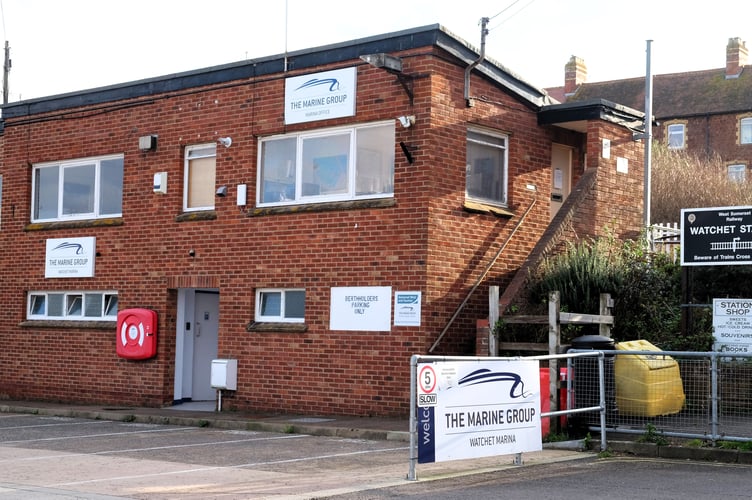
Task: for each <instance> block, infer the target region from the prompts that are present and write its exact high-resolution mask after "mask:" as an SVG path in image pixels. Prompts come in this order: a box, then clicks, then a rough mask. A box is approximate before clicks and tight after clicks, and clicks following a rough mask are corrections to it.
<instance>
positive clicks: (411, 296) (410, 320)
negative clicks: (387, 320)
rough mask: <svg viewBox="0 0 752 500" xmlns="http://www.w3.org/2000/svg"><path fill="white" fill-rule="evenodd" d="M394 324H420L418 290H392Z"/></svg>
mask: <svg viewBox="0 0 752 500" xmlns="http://www.w3.org/2000/svg"><path fill="white" fill-rule="evenodd" d="M394 326H420V292H394Z"/></svg>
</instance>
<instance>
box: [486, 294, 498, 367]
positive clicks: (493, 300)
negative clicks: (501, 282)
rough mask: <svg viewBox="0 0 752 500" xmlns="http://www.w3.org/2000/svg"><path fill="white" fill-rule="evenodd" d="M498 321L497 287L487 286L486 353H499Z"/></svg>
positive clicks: (493, 354)
mask: <svg viewBox="0 0 752 500" xmlns="http://www.w3.org/2000/svg"><path fill="white" fill-rule="evenodd" d="M498 321H499V287H498V286H489V287H488V355H489V356H498V355H499V343H498V339H497V337H496V323H497V322H498Z"/></svg>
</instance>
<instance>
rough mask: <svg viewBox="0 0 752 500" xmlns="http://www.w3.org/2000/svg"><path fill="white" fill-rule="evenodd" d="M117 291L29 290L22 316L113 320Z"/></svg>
mask: <svg viewBox="0 0 752 500" xmlns="http://www.w3.org/2000/svg"><path fill="white" fill-rule="evenodd" d="M117 312H118V296H117V292H29V296H28V310H27V314H26V317H27V318H28V319H31V320H33V319H36V320H45V319H47V320H49V319H52V320H72V321H98V320H100V321H101V320H105V321H115V320H117Z"/></svg>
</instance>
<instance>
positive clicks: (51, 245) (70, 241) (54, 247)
mask: <svg viewBox="0 0 752 500" xmlns="http://www.w3.org/2000/svg"><path fill="white" fill-rule="evenodd" d="M95 246H96V238H95V237H93V236H91V237H87V238H51V239H48V240H47V252H46V253H45V256H44V277H45V278H91V277H92V276H94V257H95V255H96V250H95Z"/></svg>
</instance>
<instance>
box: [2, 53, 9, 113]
mask: <svg viewBox="0 0 752 500" xmlns="http://www.w3.org/2000/svg"><path fill="white" fill-rule="evenodd" d="M8 75H10V46H9V45H8V40H5V62H4V63H3V104H8Z"/></svg>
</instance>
